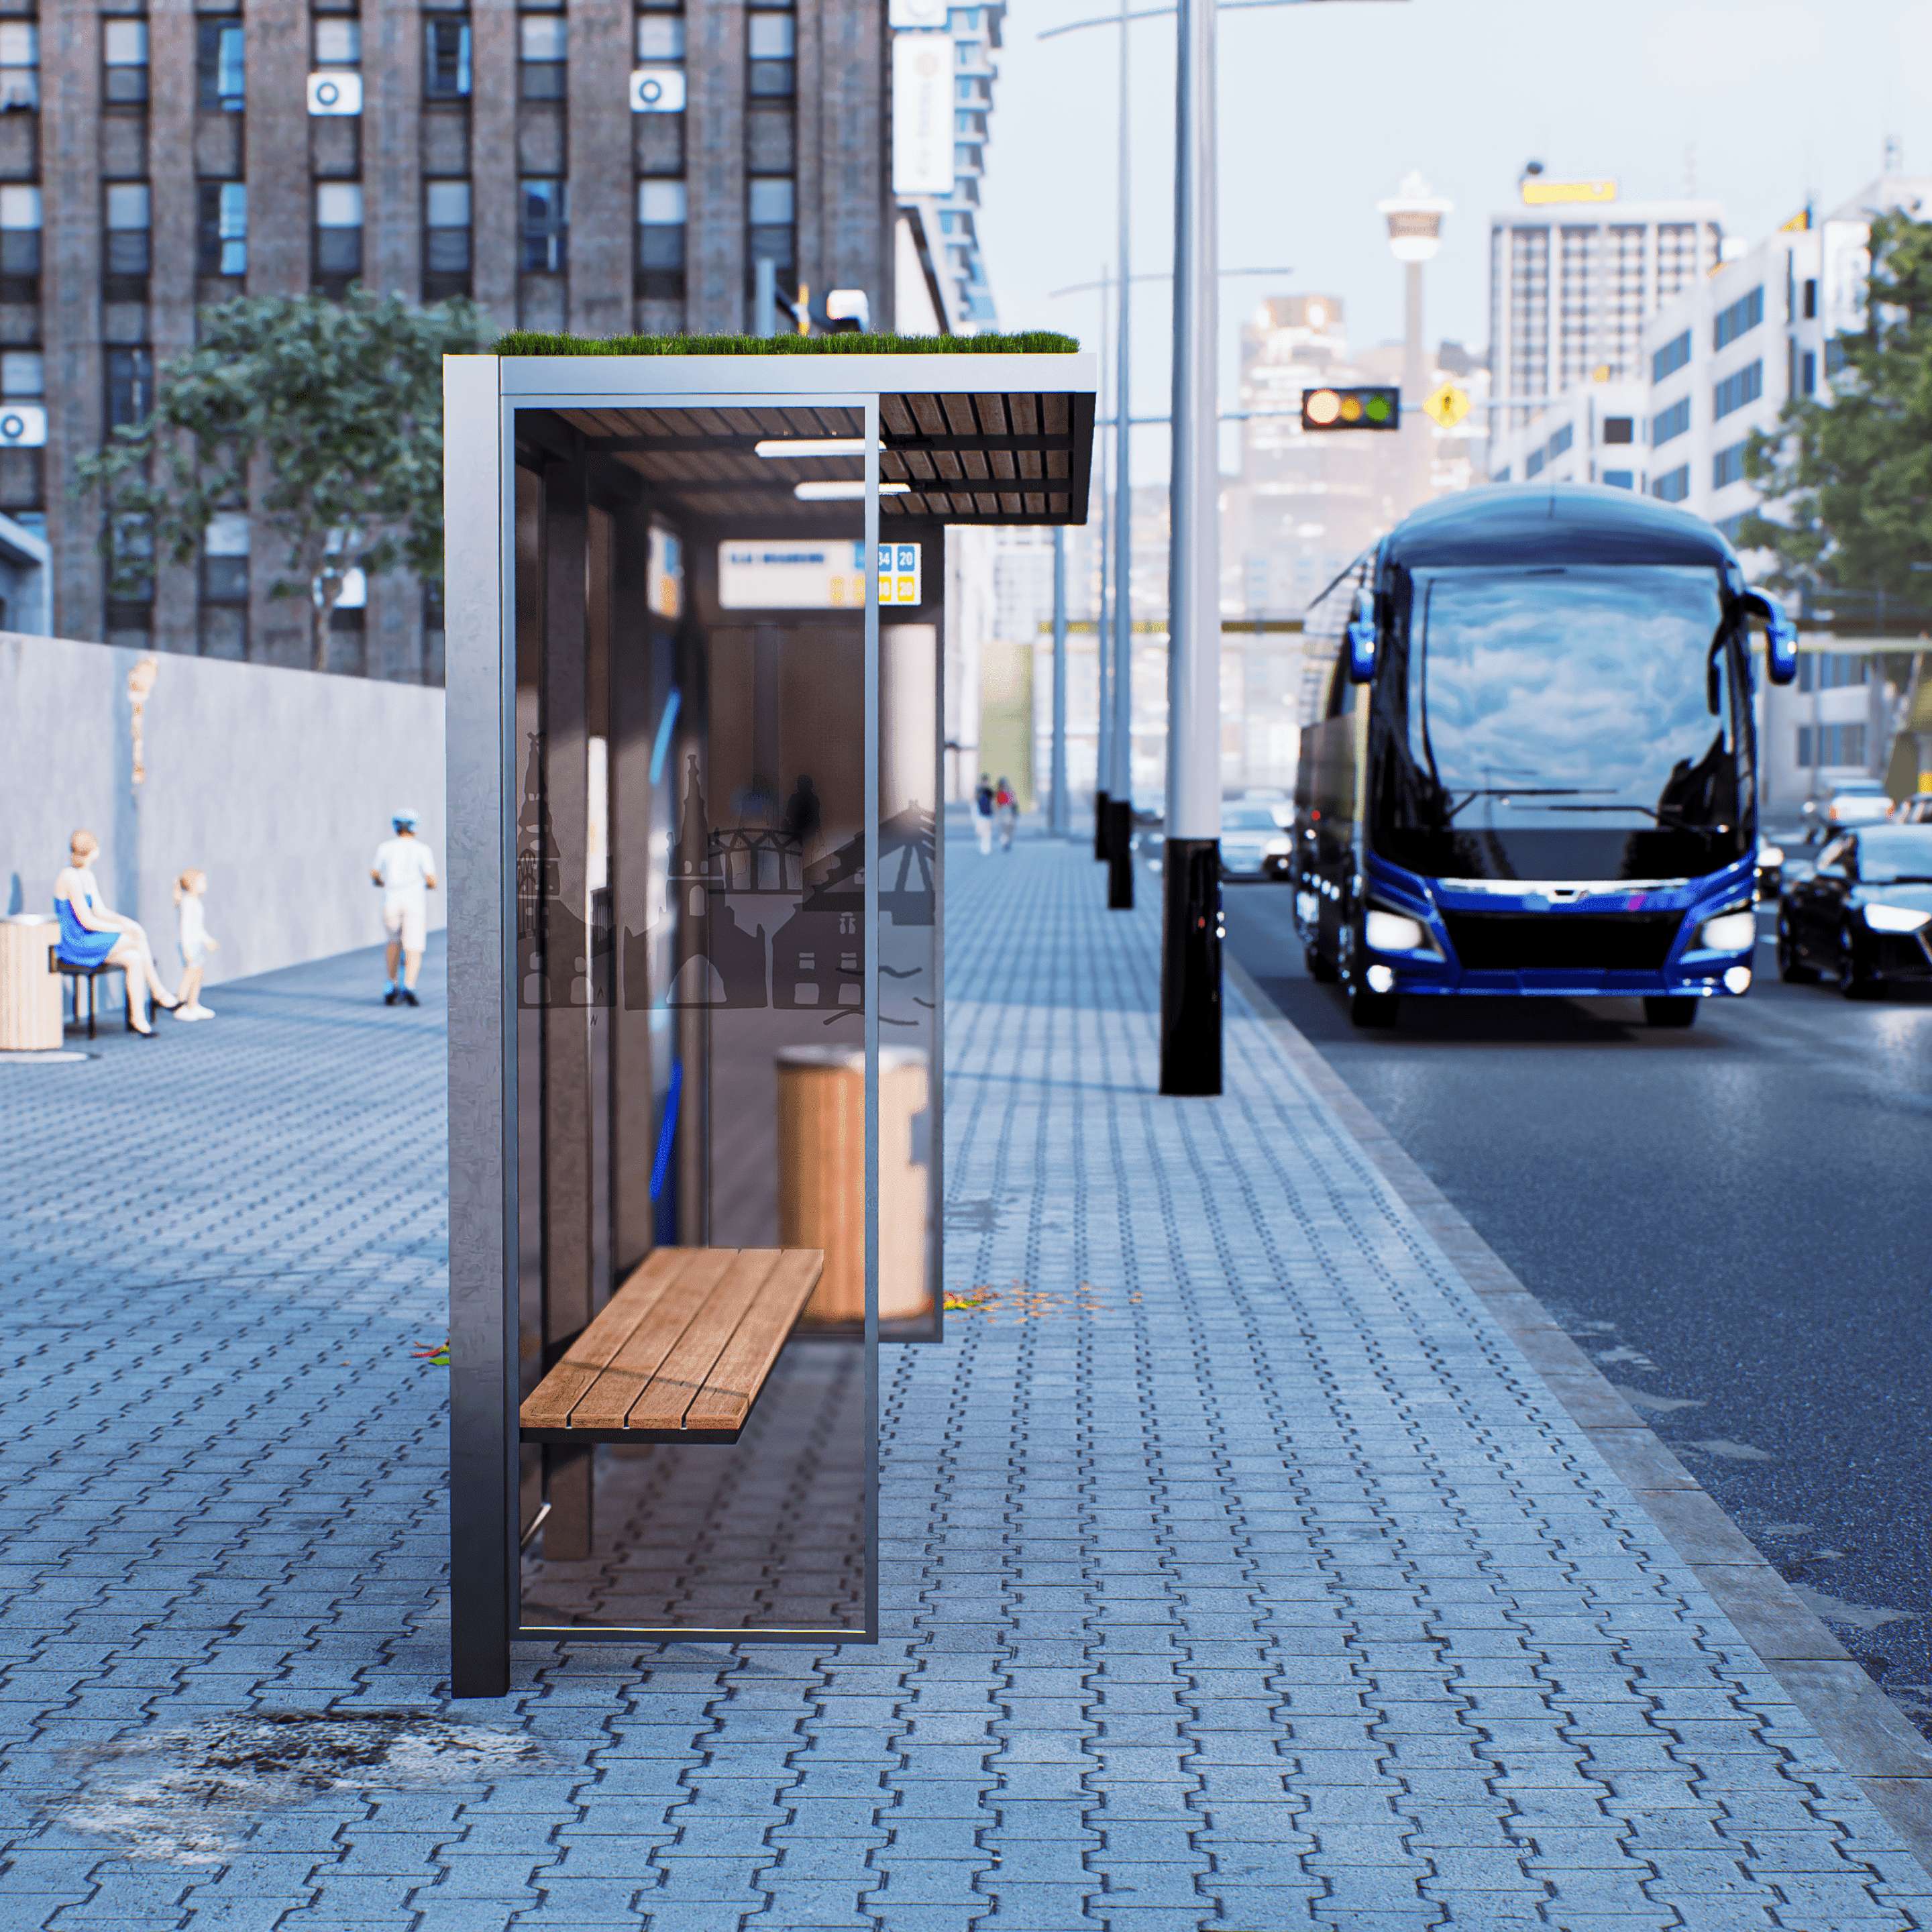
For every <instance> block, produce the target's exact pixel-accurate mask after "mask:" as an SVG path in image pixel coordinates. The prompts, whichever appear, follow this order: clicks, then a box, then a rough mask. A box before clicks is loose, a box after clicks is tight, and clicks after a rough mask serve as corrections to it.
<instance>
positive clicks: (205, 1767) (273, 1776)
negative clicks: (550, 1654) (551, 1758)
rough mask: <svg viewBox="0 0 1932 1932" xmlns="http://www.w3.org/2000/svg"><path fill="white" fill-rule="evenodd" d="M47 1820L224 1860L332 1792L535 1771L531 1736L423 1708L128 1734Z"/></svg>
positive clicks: (171, 1853) (249, 1719) (156, 1849)
mask: <svg viewBox="0 0 1932 1932" xmlns="http://www.w3.org/2000/svg"><path fill="white" fill-rule="evenodd" d="M543 1762H544V1757H543V1754H542V1752H541V1751H539V1750H538V1748H537V1746H536V1745H534V1744H532V1742H530V1741H529V1739H526V1738H523V1737H519V1736H513V1735H512V1734H511V1733H508V1732H506V1731H496V1730H486V1729H485V1728H484V1727H482V1726H481V1725H477V1724H449V1723H446V1721H444V1720H443V1719H442V1718H437V1717H436V1716H434V1715H432V1714H431V1713H430V1712H425V1711H354V1712H346V1711H328V1710H323V1711H262V1712H250V1713H248V1715H245V1716H241V1717H234V1718H209V1719H207V1720H205V1721H203V1722H202V1723H199V1724H187V1725H181V1726H178V1727H172V1728H170V1729H169V1730H160V1731H151V1732H148V1733H145V1734H143V1735H142V1736H136V1737H130V1738H121V1739H117V1740H116V1741H115V1742H114V1743H113V1744H110V1745H105V1746H104V1747H102V1748H100V1749H98V1750H95V1751H89V1752H86V1753H85V1754H77V1763H79V1764H80V1766H81V1767H82V1770H81V1777H80V1787H79V1788H78V1789H77V1790H76V1791H74V1793H72V1795H71V1796H69V1797H68V1798H66V1799H63V1800H62V1801H61V1802H60V1803H58V1805H53V1806H51V1807H49V1811H48V1814H47V1815H48V1817H49V1820H50V1821H51V1822H52V1823H55V1824H58V1825H62V1826H65V1827H67V1828H68V1829H69V1830H71V1831H76V1832H86V1833H89V1834H90V1835H94V1836H97V1837H100V1838H107V1839H110V1840H112V1841H114V1842H115V1843H116V1844H117V1845H118V1847H119V1849H121V1852H124V1854H125V1855H127V1856H128V1857H130V1858H148V1859H154V1860H157V1861H162V1862H164V1863H167V1864H181V1865H218V1864H222V1863H223V1862H225V1861H226V1859H227V1858H228V1857H229V1855H230V1854H231V1853H233V1852H234V1850H235V1849H236V1845H237V1843H238V1841H239V1839H240V1838H242V1836H243V1835H245V1833H246V1832H247V1830H248V1826H250V1824H251V1823H252V1822H253V1820H254V1819H255V1818H256V1817H257V1816H259V1815H260V1814H261V1813H263V1812H264V1811H272V1810H276V1809H280V1808H284V1807H287V1806H289V1805H299V1804H302V1803H303V1802H305V1801H307V1800H308V1799H313V1798H319V1797H321V1796H324V1795H325V1794H326V1793H332V1792H344V1791H368V1790H422V1789H425V1788H426V1787H432V1786H436V1785H444V1784H472V1783H473V1784H483V1783H487V1782H488V1781H490V1780H492V1779H494V1778H498V1777H500V1776H502V1775H504V1774H505V1773H508V1772H517V1771H530V1770H535V1769H538V1767H539V1766H541V1764H542V1763H543Z"/></svg>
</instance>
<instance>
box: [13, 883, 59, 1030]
mask: <svg viewBox="0 0 1932 1932" xmlns="http://www.w3.org/2000/svg"><path fill="white" fill-rule="evenodd" d="M59 938H60V922H59V921H58V919H55V918H54V917H53V916H52V914H51V913H43V912H17V913H8V914H7V916H5V918H0V1052H5V1053H51V1052H54V1051H55V1049H58V1046H60V1043H61V980H60V975H59V974H58V973H56V972H55V971H54V970H53V968H52V966H51V965H49V963H48V960H47V955H48V954H49V953H51V952H52V950H53V949H54V945H55V941H58V939H59Z"/></svg>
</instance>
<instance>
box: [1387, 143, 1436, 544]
mask: <svg viewBox="0 0 1932 1932" xmlns="http://www.w3.org/2000/svg"><path fill="white" fill-rule="evenodd" d="M1450 208H1451V203H1450V202H1446V201H1445V200H1443V199H1441V197H1440V196H1437V195H1434V194H1432V193H1430V188H1429V184H1428V183H1427V181H1424V179H1423V178H1422V177H1421V175H1419V174H1411V175H1408V176H1406V178H1404V180H1403V184H1402V186H1401V187H1400V189H1399V190H1397V192H1396V193H1394V195H1392V196H1391V197H1390V198H1389V199H1388V200H1387V201H1383V202H1377V203H1376V211H1377V212H1378V213H1379V214H1381V216H1382V218H1383V219H1384V220H1385V221H1386V222H1387V223H1388V239H1389V248H1390V250H1391V252H1392V253H1393V254H1394V257H1395V258H1396V260H1397V261H1398V262H1400V263H1402V265H1403V274H1404V278H1405V280H1406V284H1407V286H1406V287H1405V288H1404V290H1403V338H1402V415H1403V422H1402V434H1403V437H1404V439H1405V440H1406V443H1407V445H1408V449H1407V455H1408V457H1409V488H1408V492H1407V495H1408V499H1409V500H1408V504H1407V505H1406V507H1408V508H1414V507H1415V505H1417V504H1418V503H1421V502H1424V501H1426V500H1427V498H1428V496H1429V493H1430V491H1429V467H1430V446H1431V439H1430V431H1429V419H1428V418H1427V416H1424V414H1423V413H1422V401H1423V398H1424V395H1427V392H1428V382H1429V350H1428V345H1427V343H1426V342H1425V341H1424V339H1423V320H1422V266H1423V264H1424V263H1425V262H1429V261H1433V260H1434V259H1435V257H1436V253H1437V251H1439V249H1440V248H1442V217H1444V216H1445V214H1448V212H1449V210H1450Z"/></svg>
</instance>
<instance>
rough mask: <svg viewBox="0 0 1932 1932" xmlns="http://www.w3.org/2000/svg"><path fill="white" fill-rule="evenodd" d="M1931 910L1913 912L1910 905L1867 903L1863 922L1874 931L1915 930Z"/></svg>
mask: <svg viewBox="0 0 1932 1932" xmlns="http://www.w3.org/2000/svg"><path fill="white" fill-rule="evenodd" d="M1928 920H1932V912H1914V911H1913V910H1912V908H1911V907H1909V906H1888V905H1868V906H1867V907H1865V923H1866V925H1867V926H1870V928H1871V929H1872V930H1873V932H1917V931H1918V929H1919V928H1920V927H1921V926H1923V925H1924V924H1925V923H1926V922H1927V921H1928Z"/></svg>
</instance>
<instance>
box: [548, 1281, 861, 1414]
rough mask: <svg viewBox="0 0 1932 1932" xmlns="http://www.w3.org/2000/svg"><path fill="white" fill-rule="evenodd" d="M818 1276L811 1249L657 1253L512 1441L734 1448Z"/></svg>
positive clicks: (587, 1335)
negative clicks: (695, 1444)
mask: <svg viewBox="0 0 1932 1932" xmlns="http://www.w3.org/2000/svg"><path fill="white" fill-rule="evenodd" d="M824 1270H825V1256H824V1253H823V1250H820V1249H817V1248H659V1249H657V1250H655V1252H654V1253H652V1255H651V1256H649V1259H646V1261H644V1262H642V1263H641V1264H640V1265H639V1266H638V1267H637V1268H635V1269H634V1270H633V1271H632V1272H631V1274H630V1275H629V1276H628V1277H627V1278H626V1280H625V1282H624V1284H623V1286H622V1287H621V1288H619V1289H618V1291H617V1292H616V1294H615V1295H612V1296H611V1298H610V1300H609V1301H607V1303H606V1304H604V1307H603V1308H602V1309H601V1310H599V1312H598V1314H597V1315H596V1316H595V1318H594V1319H592V1322H591V1323H590V1325H589V1327H588V1328H586V1329H585V1330H584V1331H583V1333H582V1334H580V1335H579V1336H578V1337H577V1339H576V1340H574V1342H572V1343H571V1344H570V1346H569V1347H568V1349H565V1351H564V1353H563V1356H562V1359H561V1360H560V1361H558V1363H557V1364H556V1366H555V1367H553V1368H552V1369H551V1370H550V1373H548V1374H547V1375H546V1376H544V1379H543V1380H542V1381H541V1382H539V1383H538V1385H536V1387H535V1388H534V1389H532V1391H530V1393H529V1396H528V1397H526V1398H525V1400H524V1402H523V1407H522V1409H521V1410H520V1412H519V1418H518V1419H519V1421H520V1425H521V1433H522V1436H523V1440H524V1441H526V1442H556V1443H564V1444H571V1445H577V1444H583V1445H587V1444H589V1443H593V1442H736V1441H737V1439H738V1434H739V1430H742V1428H743V1427H744V1426H745V1421H746V1419H747V1418H748V1417H749V1415H750V1414H751V1406H752V1404H753V1403H755V1402H756V1401H757V1399H758V1393H759V1391H760V1390H761V1389H762V1388H763V1387H764V1385H765V1380H766V1377H767V1376H769V1374H770V1373H771V1371H772V1364H773V1363H774V1362H775V1361H777V1360H778V1351H779V1350H780V1349H781V1348H783V1347H784V1342H785V1338H786V1337H787V1336H788V1335H789V1334H790V1333H791V1331H792V1328H793V1325H794V1324H795V1323H796V1322H797V1320H798V1318H799V1313H801V1311H802V1310H803V1309H804V1307H805V1303H806V1302H807V1301H808V1300H809V1299H810V1298H811V1291H812V1290H813V1289H814V1288H815V1287H817V1285H818V1280H819V1277H820V1275H821V1274H823V1272H824Z"/></svg>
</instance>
